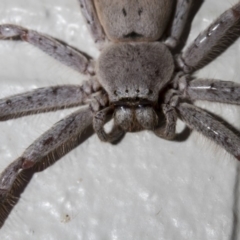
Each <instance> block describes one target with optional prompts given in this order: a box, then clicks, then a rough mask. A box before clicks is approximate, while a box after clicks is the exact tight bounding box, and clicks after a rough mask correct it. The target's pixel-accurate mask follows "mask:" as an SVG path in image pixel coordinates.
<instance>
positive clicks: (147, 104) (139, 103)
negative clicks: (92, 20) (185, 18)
mask: <svg viewBox="0 0 240 240" xmlns="http://www.w3.org/2000/svg"><path fill="white" fill-rule="evenodd" d="M121 10H122V16H123V17H126V16H125V15H126V14H127V10H126V9H125V11H124V10H123V8H122V9H121ZM140 12H141V11H140ZM138 14H140V13H138ZM140 15H141V14H140ZM8 27H9V26H8ZM215 27H216V26H215ZM5 30H6V28H5ZM20 30H21V29H20ZM23 35H24V34H23ZM125 35H127V36H126V38H128V39H129V37H133V38H134V41H135V40H136V39H137V38H138V37H139V36H138V35H141V34H139V33H138V32H134V31H132V32H130V33H129V35H128V34H125ZM213 35H214V34H212V35H211V37H212V36H213ZM11 37H12V36H11ZM14 38H15V37H14ZM16 38H18V37H16ZM23 38H24V39H25V36H23ZM40 40H41V41H42V40H43V38H41V39H40ZM168 43H169V42H168ZM136 45H137V46H143V45H144V44H139V43H138V44H136ZM169 45H170V47H172V46H171V43H169ZM118 46H119V45H118ZM120 46H121V45H120ZM129 46H130V44H126V47H129ZM161 46H162V45H161ZM53 49H55V50H57V49H56V48H55V47H54V46H53ZM120 50H121V49H120ZM140 50H141V47H140ZM113 51H116V49H115V48H113ZM129 51H131V50H127V53H126V54H129ZM134 51H135V50H134ZM143 51H144V53H145V52H146V51H145V50H143ZM159 51H160V53H161V54H162V50H159ZM147 52H148V51H147ZM108 53H109V54H111V53H110V52H107V54H108ZM114 53H115V52H114ZM135 53H137V51H136V52H133V53H132V54H130V56H133V55H134V54H135ZM154 53H155V50H154ZM161 54H158V55H161ZM140 55H141V53H140ZM198 56H199V55H198ZM69 57H70V58H72V57H73V54H72V53H69ZM125 57H126V55H125V56H124V58H125ZM165 59H166V58H165ZM194 59H196V58H194ZM149 62H150V59H149V60H148V61H147V63H149ZM185 62H186V61H185ZM104 63H105V60H104ZM166 63H169V61H166ZM191 63H192V60H191ZM169 65H170V66H172V63H170V64H169ZM114 66H118V64H115V65H113V66H111V68H112V67H114ZM134 66H135V65H134ZM150 66H153V65H152V64H150ZM180 66H181V63H179V68H180ZM107 68H108V69H110V67H107ZM164 69H165V67H164ZM136 71H138V69H136ZM185 71H188V70H185ZM89 72H90V73H91V74H93V72H92V67H89ZM104 72H106V71H104ZM150 72H154V73H156V74H158V73H159V72H162V69H160V70H159V69H150ZM167 72H169V68H168V71H167ZM170 72H171V71H170ZM134 74H137V73H134ZM134 74H133V75H134ZM118 75H119V73H118V74H117V76H118ZM140 76H142V74H140V75H138V77H140ZM147 76H150V75H149V74H148V75H147ZM151 77H152V76H151ZM114 78H115V77H114ZM180 78H181V84H178V82H180V81H179V80H178V78H176V79H175V81H174V82H173V83H172V86H173V87H174V91H172V92H170V91H169V92H168V93H169V94H168V96H169V99H170V100H169V101H170V102H171V103H170V102H168V101H166V103H165V104H164V105H162V106H164V109H165V110H166V113H169V114H170V113H171V112H172V111H173V112H174V110H173V109H174V108H175V107H176V106H178V104H179V102H178V101H177V100H178V99H176V95H178V94H179V92H178V85H179V86H180V87H185V86H186V85H185V84H186V81H185V80H187V81H188V80H189V79H188V78H185V75H184V74H183V75H182V74H181V75H180ZM111 79H112V78H111ZM122 79H123V80H126V78H122ZM196 81H197V80H196ZM141 83H142V81H141ZM191 83H193V82H191ZM121 84H123V81H121ZM125 85H126V84H125ZM83 86H84V87H83V88H82V89H83V91H84V94H86V95H87V93H88V92H87V91H89V89H88V86H87V85H83ZM128 86H129V85H128ZM154 87H155V85H154ZM154 87H152V88H154ZM201 87H202V86H201ZM204 87H205V89H206V88H208V87H209V86H204ZM215 88H216V87H212V86H211V89H210V90H211V91H212V90H214V89H215ZM59 89H60V88H59V87H57V88H52V89H51V91H52V93H53V94H56V93H57V92H58V91H59ZM75 89H77V88H75ZM95 89H97V87H96V88H95ZM144 89H147V88H146V86H145V87H144ZM191 89H192V88H191ZM60 90H61V89H60ZM105 90H106V89H105ZM225 90H226V89H224V91H225ZM124 91H125V93H126V94H128V93H129V92H131V89H130V90H129V89H124ZM135 91H136V93H138V92H140V90H139V89H135ZM211 91H209V92H210V94H209V96H210V95H211ZM148 92H149V95H151V94H154V89H150V88H149V89H148ZM164 92H165V90H164ZM166 92H167V90H166ZM226 92H229V89H227V90H226ZM112 93H114V94H118V92H116V91H115V90H114V91H112ZM101 94H102V93H100V95H99V96H101V99H100V100H99V99H98V97H99V96H98V95H97V94H96V95H95V99H96V98H97V101H96V102H95V103H94V104H92V105H91V113H90V110H89V111H88V110H86V111H87V112H86V113H85V114H84V117H86V116H88V115H87V114H92V111H94V113H95V111H98V110H100V109H104V107H105V104H106V103H105V102H104V101H103V102H101V100H102V99H104V98H105V92H103V94H102V95H101ZM120 94H121V93H120ZM164 94H165V93H164ZM214 95H216V94H214ZM30 97H31V96H30ZM30 97H28V100H30ZM185 97H186V96H184V98H185ZM137 98H138V96H134V101H135V100H136V104H135V102H133V103H132V101H129V99H127V98H124V97H122V98H121V101H120V103H119V102H116V103H115V101H113V100H112V102H114V108H115V109H120V110H119V111H122V108H124V112H127V114H128V110H129V108H131V109H132V108H134V109H135V108H136V109H137V110H139V111H140V112H139V114H140V115H139V114H138V113H136V114H135V113H134V114H135V116H134V118H135V117H136V116H138V117H136V118H137V119H138V121H137V122H142V121H143V122H142V125H143V124H146V125H144V127H145V128H155V129H157V130H156V133H157V134H158V135H161V136H162V134H165V135H164V136H165V137H167V138H169V137H172V136H169V135H168V134H169V133H171V129H172V128H173V127H174V124H172V122H171V124H169V126H168V127H169V128H170V130H169V129H168V131H167V132H166V133H167V135H166V133H163V132H162V128H157V123H156V122H157V121H156V119H155V118H154V117H152V118H150V119H149V121H150V126H149V125H148V124H149V122H148V121H145V117H141V114H142V110H143V109H147V110H148V111H149V112H147V113H145V114H146V116H150V115H152V114H154V113H152V109H151V107H152V106H153V105H154V108H155V106H156V105H155V103H153V102H155V100H152V99H151V100H150V101H149V99H147V101H145V100H146V99H145V97H141V96H140V97H139V99H137ZM95 99H94V101H95ZM173 99H174V101H173ZM187 100H189V99H187ZM214 100H215V99H214ZM108 101H109V99H106V102H108ZM181 101H183V99H182V98H181V99H180V102H181ZM5 103H6V104H7V106H11V107H12V106H13V101H12V100H11V99H9V98H8V99H7V100H6V102H5ZM18 103H19V101H18ZM160 103H162V102H160ZM64 104H65V103H64ZM176 104H177V105H176ZM73 105H75V103H74V104H73ZM160 105H161V104H160ZM180 105H181V106H183V104H182V103H181V104H180ZM180 105H179V106H180ZM184 106H188V107H190V106H189V105H186V104H185V105H184ZM64 107H65V105H64ZM188 107H187V108H183V107H182V108H183V110H186V109H188ZM61 108H62V106H61ZM158 108H159V109H161V107H159V106H156V109H158ZM182 108H180V107H179V109H178V108H177V109H178V111H181V109H182ZM5 109H6V108H5ZM18 110H19V109H18ZM137 110H136V111H137ZM188 110H189V109H188ZM188 110H187V111H188ZM38 111H39V110H38ZM81 111H82V110H81ZM109 111H112V109H109ZM131 111H132V110H131ZM134 111H135V110H134ZM101 113H102V112H101ZM81 114H82V112H81ZM118 114H119V112H116V115H118ZM124 114H125V113H124ZM143 114H144V112H143ZM10 115H11V114H9V116H10ZM185 115H186V114H184V117H185ZM139 116H140V117H139ZM4 117H5V116H4ZM7 117H8V116H7ZM102 117H103V116H102V115H101V114H98V115H97V117H95V120H96V121H95V129H96V131H97V132H98V133H99V134H100V137H101V138H102V140H106V139H108V136H107V135H105V133H104V132H103V131H102V128H101V126H100V127H99V123H98V121H101V119H102ZM120 117H121V116H120ZM120 117H119V118H120ZM175 117H176V116H175V115H174V114H173V115H169V118H175ZM99 118H100V120H99ZM119 118H118V119H117V121H120V120H119ZM124 119H130V120H129V121H128V120H127V121H128V122H129V123H127V124H130V123H132V122H133V121H132V119H133V118H131V112H130V115H126V116H124ZM199 119H200V118H199V117H197V120H198V123H199ZM134 120H135V119H134ZM205 120H206V119H205ZM83 122H87V123H88V122H89V121H83ZM200 122H201V121H200ZM100 123H101V122H100ZM121 124H122V125H121ZM121 124H120V125H121V126H122V128H125V130H132V129H134V128H135V127H136V128H139V124H136V125H137V126H132V125H131V124H130V125H131V126H130V125H128V126H127V127H126V125H124V124H123V123H121ZM140 125H141V124H140ZM207 125H208V126H207V128H208V127H209V124H207ZM79 126H80V125H79ZM81 126H83V125H81ZM197 126H198V125H197ZM215 126H216V123H215V124H214V127H215ZM122 128H120V129H119V128H117V130H118V131H117V132H118V133H119V136H120V134H122V131H121V129H122ZM210 128H212V127H210ZM64 129H65V128H64ZM221 129H224V130H223V131H225V128H223V127H221ZM208 130H209V129H208ZM213 130H214V131H215V129H213ZM208 132H209V131H208ZM208 132H207V133H206V134H208ZM65 133H67V132H65ZM61 134H62V132H61ZM74 134H75V132H74ZM229 134H230V136H231V133H230V132H227V134H226V135H227V136H228V137H229ZM170 135H171V134H170ZM214 136H215V135H214ZM111 137H112V136H111ZM114 137H115V136H114ZM210 137H212V136H210ZM64 139H66V136H65V137H64ZM231 139H234V137H233V136H232V137H231V138H230V140H231ZM45 140H46V141H44V143H45V144H44V145H48V146H49V144H52V143H53V140H54V139H53V138H52V137H49V136H48V137H47V138H45ZM58 140H59V139H58ZM111 140H115V139H111ZM225 140H226V142H227V143H228V141H229V139H226V138H225ZM61 144H62V142H61ZM227 145H228V144H224V146H225V147H226V146H227ZM230 148H231V149H230V150H229V146H227V150H228V151H230V152H231V153H232V152H233V148H232V147H231V146H230ZM235 150H236V149H235ZM235 150H234V151H235ZM234 155H235V156H236V157H238V153H236V151H235V153H234ZM38 157H39V155H38ZM25 160H26V159H25V157H22V158H20V161H18V163H17V164H19V163H21V167H20V168H19V169H22V163H23V162H22V161H24V164H23V166H24V168H28V167H32V162H31V161H25ZM19 169H17V172H18V171H19ZM12 170H13V168H10V172H11V173H12ZM15 170H16V169H15ZM15 170H14V171H15ZM4 176H6V175H4ZM5 179H6V178H5ZM4 184H5V185H4V186H5V187H6V185H7V184H6V183H4ZM2 189H3V190H4V188H2ZM7 189H10V188H9V186H8V188H7ZM3 194H4V191H3Z"/></svg>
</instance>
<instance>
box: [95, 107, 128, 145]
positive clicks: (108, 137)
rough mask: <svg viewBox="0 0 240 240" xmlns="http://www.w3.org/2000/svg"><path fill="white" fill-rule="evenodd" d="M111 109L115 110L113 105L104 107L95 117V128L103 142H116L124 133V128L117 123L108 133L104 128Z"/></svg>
mask: <svg viewBox="0 0 240 240" xmlns="http://www.w3.org/2000/svg"><path fill="white" fill-rule="evenodd" d="M111 111H113V108H112V107H111V106H110V107H107V108H104V109H103V110H101V111H99V112H97V113H96V114H95V116H94V118H93V129H94V131H95V132H96V133H97V135H98V137H99V138H100V139H101V140H102V141H103V142H116V141H117V140H119V139H120V138H121V137H122V136H123V134H124V131H123V129H122V128H120V127H119V126H118V125H116V124H115V123H114V125H113V127H112V129H111V131H110V132H109V133H106V131H105V130H104V124H105V123H106V121H107V114H108V113H109V112H111Z"/></svg>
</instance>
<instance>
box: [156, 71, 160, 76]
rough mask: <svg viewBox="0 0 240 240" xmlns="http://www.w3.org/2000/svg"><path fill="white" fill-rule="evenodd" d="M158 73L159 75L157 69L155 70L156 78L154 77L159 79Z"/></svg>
mask: <svg viewBox="0 0 240 240" xmlns="http://www.w3.org/2000/svg"><path fill="white" fill-rule="evenodd" d="M159 73H160V72H159V69H158V70H156V71H155V76H156V77H159Z"/></svg>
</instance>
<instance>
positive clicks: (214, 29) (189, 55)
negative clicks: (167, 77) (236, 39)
mask: <svg viewBox="0 0 240 240" xmlns="http://www.w3.org/2000/svg"><path fill="white" fill-rule="evenodd" d="M239 20H240V3H237V4H236V5H234V6H233V7H232V8H230V9H228V10H227V11H225V12H224V13H223V14H221V15H220V16H219V18H217V19H216V20H215V21H214V22H213V23H212V24H211V25H210V26H209V27H208V28H207V29H206V30H205V31H203V32H202V33H200V34H199V35H198V37H197V38H196V39H195V40H194V41H193V43H192V44H190V46H189V47H188V48H187V49H186V50H185V51H184V52H183V53H182V55H181V56H180V57H179V58H178V65H179V67H180V68H181V69H182V70H183V71H184V72H185V73H192V72H193V71H196V70H197V69H198V68H199V67H201V64H202V62H204V60H206V58H208V56H209V54H210V53H211V50H212V49H213V48H215V47H217V46H218V45H221V44H222V41H221V40H222V39H223V38H226V37H227V34H228V31H229V29H231V28H232V27H233V26H235V25H236V24H239ZM235 31H239V27H238V28H236V29H235ZM232 34H233V35H234V33H232Z"/></svg>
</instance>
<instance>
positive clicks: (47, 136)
mask: <svg viewBox="0 0 240 240" xmlns="http://www.w3.org/2000/svg"><path fill="white" fill-rule="evenodd" d="M91 119H92V112H91V111H90V109H89V108H85V109H81V110H78V111H76V112H74V113H72V114H70V115H69V116H67V117H66V118H64V119H62V120H61V121H59V122H58V123H56V124H55V125H54V126H53V127H52V128H51V129H50V130H48V131H46V132H45V133H44V134H43V135H42V136H40V137H39V138H38V139H36V140H35V141H34V142H33V143H32V144H31V145H30V146H29V147H28V148H27V149H26V150H25V151H24V153H23V154H22V156H20V157H19V158H18V159H17V160H16V161H14V162H13V163H11V164H10V165H9V166H8V167H7V168H6V169H5V170H4V171H3V173H2V174H1V176H0V190H1V191H0V200H1V198H2V199H3V198H4V195H6V194H7V193H8V192H9V191H10V189H11V187H12V185H13V183H14V181H15V179H16V178H17V176H18V174H19V173H20V171H21V170H23V169H26V168H29V167H32V166H33V165H35V164H36V163H38V162H39V161H40V160H41V159H42V158H43V157H44V156H47V155H48V153H50V152H52V151H53V150H54V149H56V148H58V147H59V146H62V145H63V144H64V143H65V142H66V141H67V140H69V139H71V138H73V137H75V136H77V135H80V134H81V133H82V132H83V131H84V130H85V129H86V128H87V127H88V126H89V125H90V124H91Z"/></svg>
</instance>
